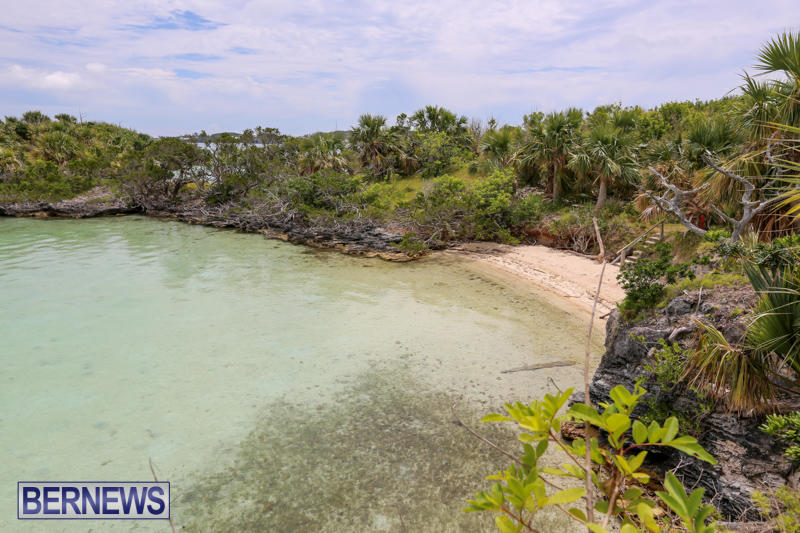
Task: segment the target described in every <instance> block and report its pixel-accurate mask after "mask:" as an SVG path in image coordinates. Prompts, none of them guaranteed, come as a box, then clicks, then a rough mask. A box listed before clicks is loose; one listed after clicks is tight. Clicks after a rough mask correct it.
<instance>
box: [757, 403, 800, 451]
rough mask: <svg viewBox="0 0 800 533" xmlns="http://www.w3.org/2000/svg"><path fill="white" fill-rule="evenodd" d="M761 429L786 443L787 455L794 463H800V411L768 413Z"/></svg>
mask: <svg viewBox="0 0 800 533" xmlns="http://www.w3.org/2000/svg"><path fill="white" fill-rule="evenodd" d="M759 429H760V430H761V431H763V432H764V433H767V434H769V435H773V436H775V437H777V438H778V439H780V440H781V442H783V443H784V444H785V445H786V448H785V449H784V454H785V455H786V457H788V458H789V459H790V460H791V461H792V462H793V463H795V464H800V413H798V412H794V413H789V414H787V415H768V416H767V420H766V422H764V424H762V425H761V427H760V428H759Z"/></svg>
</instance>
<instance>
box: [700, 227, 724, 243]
mask: <svg viewBox="0 0 800 533" xmlns="http://www.w3.org/2000/svg"><path fill="white" fill-rule="evenodd" d="M730 238H731V232H730V231H728V230H724V229H712V230H708V231H707V232H706V233H705V235H703V239H705V240H706V241H708V242H719V241H722V240H725V239H730Z"/></svg>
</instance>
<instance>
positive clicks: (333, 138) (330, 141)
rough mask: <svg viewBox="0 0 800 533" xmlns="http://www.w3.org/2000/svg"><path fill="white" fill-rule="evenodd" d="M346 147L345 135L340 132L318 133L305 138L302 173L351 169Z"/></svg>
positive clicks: (301, 165)
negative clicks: (345, 150)
mask: <svg viewBox="0 0 800 533" xmlns="http://www.w3.org/2000/svg"><path fill="white" fill-rule="evenodd" d="M344 148H345V144H344V137H343V136H342V135H340V134H335V133H333V134H325V133H318V134H315V135H312V136H311V137H308V138H307V139H304V140H303V143H302V150H303V155H302V156H301V158H300V173H301V174H313V173H314V172H317V171H320V170H334V171H336V172H346V171H349V170H350V169H349V167H348V165H347V158H346V157H345V156H344Z"/></svg>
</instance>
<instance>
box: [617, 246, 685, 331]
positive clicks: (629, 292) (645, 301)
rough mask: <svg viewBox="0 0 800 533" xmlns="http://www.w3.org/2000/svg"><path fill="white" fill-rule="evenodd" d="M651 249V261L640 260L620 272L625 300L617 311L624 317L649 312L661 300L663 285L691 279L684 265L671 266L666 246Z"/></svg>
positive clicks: (670, 247) (668, 247) (670, 258)
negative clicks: (653, 252) (652, 253)
mask: <svg viewBox="0 0 800 533" xmlns="http://www.w3.org/2000/svg"><path fill="white" fill-rule="evenodd" d="M655 248H656V249H655V254H656V257H655V258H653V259H649V258H643V259H640V260H638V261H635V262H633V263H629V264H627V265H624V266H623V267H622V268H621V269H620V273H619V276H618V279H619V280H620V281H621V285H622V288H623V289H624V290H625V300H623V301H622V303H621V304H620V306H619V307H620V310H621V311H622V312H623V315H624V316H627V317H631V316H636V315H637V314H638V313H640V312H641V311H644V310H647V309H651V308H653V306H655V304H656V303H658V302H659V301H660V300H661V299H662V297H663V295H664V290H665V286H666V284H668V283H670V284H671V283H675V282H676V281H678V280H679V279H683V278H688V279H694V277H695V276H694V272H692V271H691V270H689V264H688V263H679V264H673V263H672V246H671V245H670V244H668V243H665V242H660V243H658V244H657V245H656V247H655Z"/></svg>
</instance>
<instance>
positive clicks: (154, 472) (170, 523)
mask: <svg viewBox="0 0 800 533" xmlns="http://www.w3.org/2000/svg"><path fill="white" fill-rule="evenodd" d="M147 461H148V462H149V463H150V472H151V473H152V474H153V479H154V480H155V482H156V483H158V477H157V476H156V469H155V468H153V458H152V457H149V458H148V459H147ZM171 515H172V513H170V517H169V527H171V528H172V533H176V531H175V523H174V522H173V521H172V516H171Z"/></svg>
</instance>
